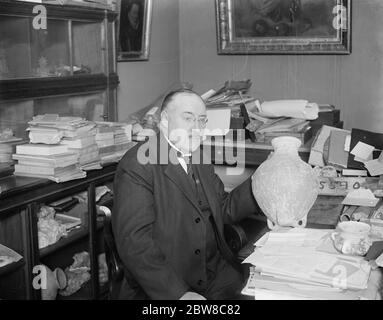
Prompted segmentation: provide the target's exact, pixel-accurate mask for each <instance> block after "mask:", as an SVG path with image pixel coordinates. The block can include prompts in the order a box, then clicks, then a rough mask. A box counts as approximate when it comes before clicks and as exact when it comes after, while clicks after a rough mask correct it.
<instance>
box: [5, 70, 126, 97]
mask: <svg viewBox="0 0 383 320" xmlns="http://www.w3.org/2000/svg"><path fill="white" fill-rule="evenodd" d="M118 83H119V79H118V76H117V75H116V74H111V75H110V78H109V80H108V78H107V77H106V75H104V74H95V75H74V76H68V77H47V78H31V79H19V80H2V81H0V102H1V101H2V100H10V99H33V98H39V97H47V96H59V95H68V94H78V93H88V92H95V91H101V90H105V89H107V88H110V89H115V88H117V86H118Z"/></svg>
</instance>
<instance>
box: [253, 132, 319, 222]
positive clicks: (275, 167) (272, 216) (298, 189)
mask: <svg viewBox="0 0 383 320" xmlns="http://www.w3.org/2000/svg"><path fill="white" fill-rule="evenodd" d="M271 144H272V146H273V147H274V153H272V155H271V157H269V159H267V160H266V161H265V162H263V163H262V164H261V165H260V166H259V167H258V169H257V170H256V171H255V173H254V175H253V177H252V179H253V180H252V189H253V194H254V197H255V199H256V200H257V202H258V204H259V206H260V208H261V209H262V211H263V212H264V214H265V215H266V216H267V218H268V219H267V224H268V227H269V228H270V229H275V228H276V227H303V228H304V227H305V226H306V223H307V214H308V212H309V211H310V209H311V207H312V206H313V204H314V202H315V200H316V198H317V196H318V192H319V181H318V174H317V173H316V172H315V171H314V170H313V169H312V167H311V166H310V165H309V164H307V163H305V162H304V161H303V160H302V159H301V158H300V157H299V154H298V148H299V147H300V145H301V141H300V140H299V139H297V138H295V137H287V136H283V137H278V138H274V139H273V140H272V141H271Z"/></svg>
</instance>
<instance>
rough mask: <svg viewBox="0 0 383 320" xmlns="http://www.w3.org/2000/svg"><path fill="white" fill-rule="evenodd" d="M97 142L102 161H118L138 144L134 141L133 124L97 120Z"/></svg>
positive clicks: (103, 162)
mask: <svg viewBox="0 0 383 320" xmlns="http://www.w3.org/2000/svg"><path fill="white" fill-rule="evenodd" d="M96 125H97V126H96V131H97V134H96V143H97V146H98V149H99V153H100V158H101V163H102V164H105V163H109V162H118V161H119V160H120V159H121V158H122V156H123V155H124V154H125V153H126V151H128V150H129V149H130V148H132V147H133V146H135V145H136V142H133V141H132V125H131V124H126V123H119V122H96Z"/></svg>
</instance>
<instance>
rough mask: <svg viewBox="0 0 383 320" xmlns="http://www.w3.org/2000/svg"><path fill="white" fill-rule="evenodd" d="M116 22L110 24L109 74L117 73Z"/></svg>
mask: <svg viewBox="0 0 383 320" xmlns="http://www.w3.org/2000/svg"><path fill="white" fill-rule="evenodd" d="M114 27H115V24H114V22H109V23H108V47H109V72H110V73H115V72H116V52H115V50H114V48H115V43H114V42H115V36H114Z"/></svg>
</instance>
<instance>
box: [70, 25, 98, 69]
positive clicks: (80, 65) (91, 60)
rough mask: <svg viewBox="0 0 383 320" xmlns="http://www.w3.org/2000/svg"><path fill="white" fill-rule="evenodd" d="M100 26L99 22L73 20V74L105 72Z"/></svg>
mask: <svg viewBox="0 0 383 320" xmlns="http://www.w3.org/2000/svg"><path fill="white" fill-rule="evenodd" d="M101 28H102V24H101V23H84V22H76V21H73V23H72V30H73V31H72V32H73V65H74V66H73V68H74V74H76V73H78V74H81V73H92V74H97V73H104V72H105V56H104V54H105V45H104V44H103V43H102V38H101V32H102V30H101Z"/></svg>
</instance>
